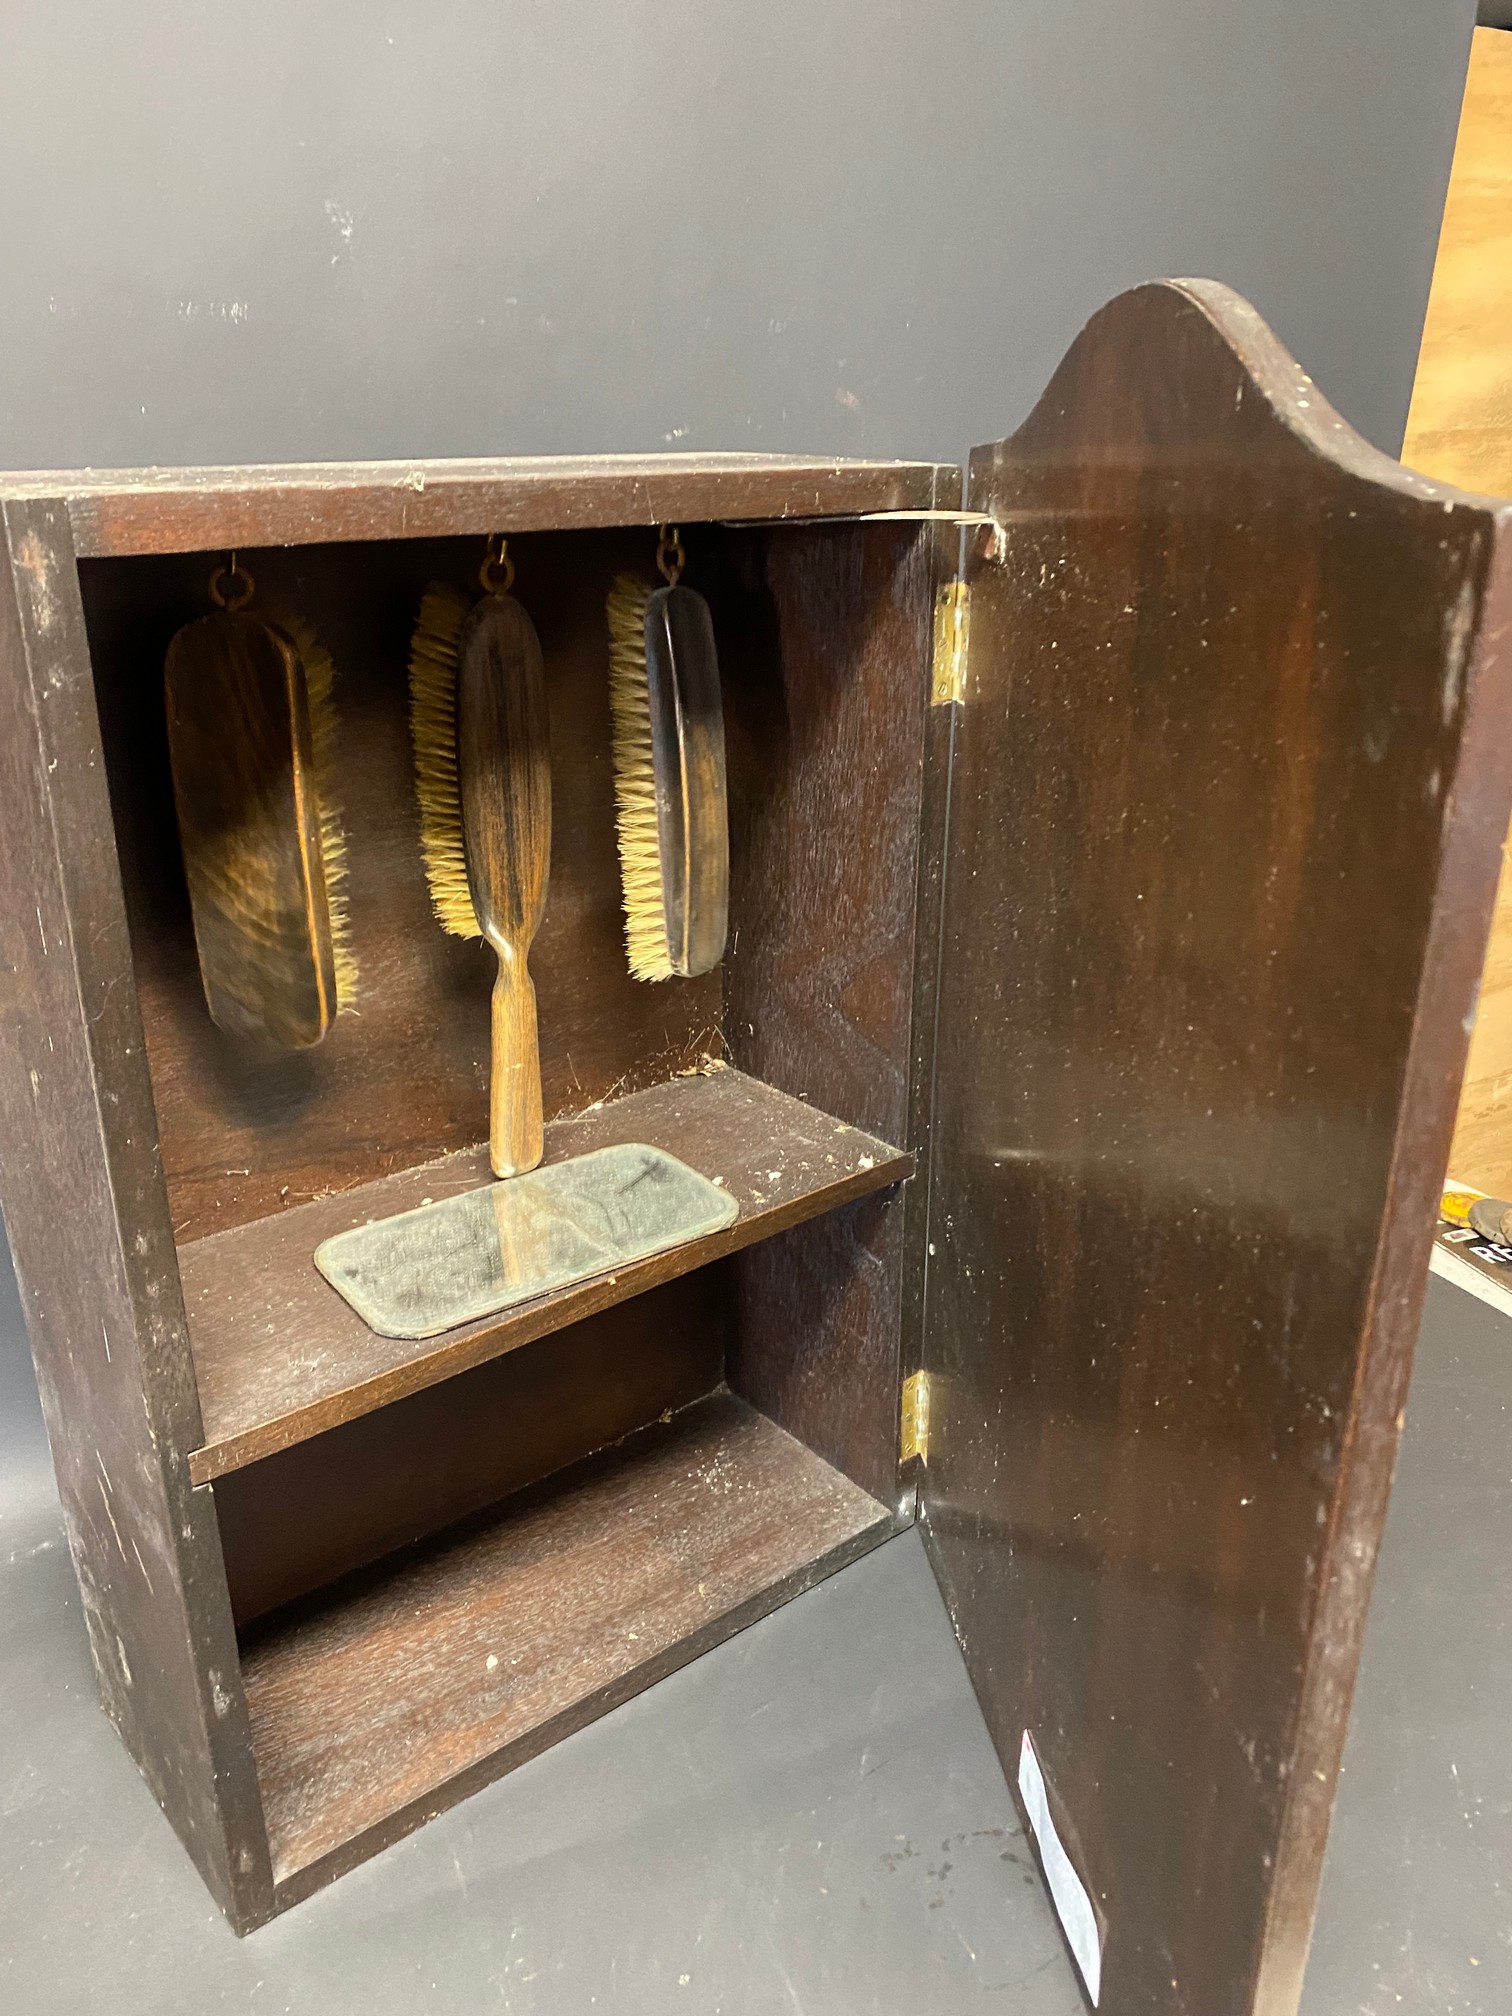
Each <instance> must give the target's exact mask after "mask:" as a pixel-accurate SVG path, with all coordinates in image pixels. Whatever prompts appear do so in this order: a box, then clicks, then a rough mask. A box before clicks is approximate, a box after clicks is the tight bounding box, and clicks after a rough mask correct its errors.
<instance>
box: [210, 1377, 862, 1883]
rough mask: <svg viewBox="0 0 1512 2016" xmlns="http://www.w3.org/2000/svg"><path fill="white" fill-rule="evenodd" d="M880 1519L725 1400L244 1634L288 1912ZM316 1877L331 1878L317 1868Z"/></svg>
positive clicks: (713, 1636) (822, 1562)
mask: <svg viewBox="0 0 1512 2016" xmlns="http://www.w3.org/2000/svg"><path fill="white" fill-rule="evenodd" d="M897 1524H898V1522H897V1519H896V1517H895V1516H894V1515H893V1514H892V1513H891V1512H890V1511H888V1510H887V1508H886V1507H884V1506H883V1505H881V1504H879V1503H878V1501H877V1500H876V1499H874V1498H872V1497H870V1496H868V1494H867V1493H866V1492H864V1491H861V1490H859V1489H857V1487H856V1486H855V1485H854V1484H851V1483H850V1482H849V1481H848V1480H847V1479H846V1478H844V1477H842V1476H841V1475H840V1474H839V1472H838V1471H836V1470H833V1469H831V1468H830V1466H829V1465H828V1464H827V1463H824V1462H822V1461H821V1460H820V1458H819V1457H817V1456H815V1455H814V1454H813V1453H812V1451H810V1450H808V1449H805V1448H804V1447H803V1445H802V1444H801V1443H799V1442H795V1441H794V1440H793V1438H792V1437H791V1436H789V1435H786V1434H784V1433H783V1431H782V1430H781V1429H780V1428H777V1427H775V1426H774V1425H773V1424H772V1423H771V1422H770V1421H768V1420H767V1419H766V1418H765V1416H763V1415H760V1414H757V1413H756V1412H754V1411H753V1410H752V1409H751V1408H750V1407H748V1406H746V1405H745V1403H744V1402H743V1401H740V1400H738V1399H736V1398H735V1397H734V1396H733V1395H731V1394H729V1393H726V1392H720V1393H716V1394H713V1395H711V1396H710V1397H709V1398H707V1399H705V1400H701V1401H698V1402H697V1403H696V1404H695V1405H693V1406H691V1407H688V1408H686V1409H684V1410H683V1411H682V1412H681V1413H679V1414H677V1415H675V1416H674V1417H673V1418H672V1419H671V1420H670V1421H669V1422H667V1423H665V1424H659V1425H658V1426H656V1427H653V1428H652V1429H650V1430H647V1431H645V1432H644V1433H643V1434H642V1435H640V1436H637V1437H636V1438H635V1439H634V1440H633V1442H631V1443H629V1444H627V1445H625V1446H624V1447H622V1448H621V1449H619V1450H617V1451H611V1452H609V1453H608V1454H607V1455H606V1456H604V1457H601V1458H598V1459H595V1460H593V1461H591V1462H590V1463H588V1464H584V1465H580V1466H578V1467H577V1468H576V1469H574V1470H573V1471H570V1472H567V1473H564V1475H563V1476H562V1477H560V1478H558V1479H556V1480H553V1481H552V1482H551V1483H550V1484H548V1485H546V1486H543V1487H540V1488H539V1489H537V1490H534V1491H531V1492H527V1493H522V1494H521V1495H520V1496H519V1497H518V1498H516V1499H511V1500H509V1501H506V1503H505V1504H504V1505H502V1506H500V1507H499V1508H498V1509H497V1510H496V1511H495V1512H494V1513H493V1514H492V1515H490V1516H488V1517H487V1518H485V1519H483V1520H480V1521H475V1522H473V1523H472V1524H471V1525H470V1526H468V1527H467V1528H466V1529H464V1530H461V1531H458V1532H453V1533H452V1534H451V1535H449V1536H443V1538H442V1539H440V1540H438V1541H436V1542H432V1543H430V1544H429V1545H427V1546H426V1547H425V1548H423V1549H422V1550H420V1551H418V1552H412V1553H408V1554H406V1555H405V1556H404V1557H402V1559H400V1560H398V1561H397V1562H392V1563H390V1564H388V1565H387V1566H386V1567H384V1566H380V1567H379V1568H377V1569H375V1570H372V1571H369V1572H367V1573H365V1574H363V1575H362V1576H360V1577H354V1578H352V1579H350V1580H349V1581H347V1582H345V1583H343V1584H341V1585H338V1587H337V1588H336V1589H335V1590H332V1591H328V1592H326V1593H325V1594H324V1595H323V1596H322V1597H321V1598H320V1599H315V1600H312V1601H310V1602H307V1603H304V1604H301V1605H299V1606H298V1607H297V1608H296V1609H293V1610H290V1611H288V1612H284V1613H282V1614H281V1616H279V1617H275V1618H274V1619H271V1620H270V1621H269V1623H268V1625H267V1626H266V1627H260V1628H259V1630H258V1632H257V1633H256V1635H255V1636H254V1637H253V1638H252V1640H251V1641H250V1642H249V1643H248V1645H247V1646H246V1648H245V1650H244V1654H243V1674H244V1679H245V1683H246V1692H247V1704H248V1708H249V1711H250V1714H251V1720H252V1734H253V1745H254V1748H255V1751H256V1756H257V1773H258V1779H259V1782H260V1784H261V1787H262V1796H263V1803H264V1809H265V1812H266V1815H267V1822H268V1833H269V1841H270V1846H271V1849H272V1855H273V1868H274V1876H275V1880H276V1881H277V1882H278V1883H279V1885H280V1886H281V1888H282V1891H283V1895H284V1900H285V1901H292V1899H291V1897H290V1891H291V1889H292V1891H293V1892H294V1893H296V1894H299V1893H302V1891H303V1889H304V1888H305V1887H306V1886H305V1885H304V1884H302V1883H297V1882H295V1881H294V1879H296V1878H297V1877H298V1876H299V1875H300V1873H301V1872H312V1880H311V1883H310V1886H309V1887H313V1881H314V1877H313V1871H314V1869H315V1865H317V1864H322V1863H325V1862H328V1861H329V1860H332V1859H334V1860H336V1861H337V1862H338V1863H339V1864H340V1865H341V1866H345V1865H346V1864H348V1863H352V1862H356V1861H359V1860H361V1859H362V1858H363V1857H364V1856H366V1855H368V1854H371V1853H373V1852H374V1851H375V1850H376V1849H378V1848H380V1847H382V1846H383V1845H385V1843H387V1842H389V1841H391V1840H394V1839H396V1838H397V1837H398V1836H399V1835H401V1834H403V1833H405V1832H407V1831H408V1830H409V1829H410V1828H411V1827H414V1826H416V1825H418V1824H419V1823H420V1822H421V1821H422V1820H425V1819H428V1818H429V1817H430V1816H431V1815H432V1814H433V1813H435V1812H437V1811H439V1810H440V1809H441V1808H442V1807H443V1806H446V1805H449V1804H450V1803H451V1802H452V1801H453V1800H455V1799H458V1798H461V1797H463V1796H465V1795H466V1794H467V1793H469V1792H471V1791H473V1790H474V1789H476V1787H477V1786H478V1785H480V1784H482V1783H484V1782H486V1781H487V1780H488V1779H489V1778H492V1777H495V1776H497V1775H498V1774H499V1773H501V1772H503V1771H505V1770H507V1769H508V1768H509V1767H510V1766H511V1765H513V1764H517V1763H520V1762H523V1761H524V1759H525V1758H526V1757H529V1756H533V1755H534V1754H535V1753H536V1752H537V1751H539V1750H541V1749H544V1748H545V1747H546V1745H547V1744H548V1743H551V1742H553V1741H555V1740H556V1739H557V1737H559V1736H561V1735H565V1734H566V1733H568V1731H569V1730H571V1729H572V1728H574V1727H577V1726H580V1725H581V1724H583V1723H585V1722H588V1721H590V1720H591V1719H592V1718H593V1717H594V1716H595V1715H599V1714H602V1713H604V1712H605V1711H606V1710H607V1709H609V1708H612V1707H614V1706H615V1705H616V1704H617V1703H618V1702H620V1701H623V1700H627V1699H628V1698H629V1697H630V1696H631V1695H632V1694H635V1693H637V1692H638V1691H639V1690H640V1689H641V1688H643V1687H645V1686H648V1685H649V1684H650V1683H651V1682H652V1681H654V1680H657V1679H659V1678H660V1677H661V1676H662V1675H663V1674H665V1673H668V1672H671V1671H672V1670H673V1669H674V1668H675V1667H677V1666H680V1665H683V1664H685V1663H686V1662H687V1661H688V1660H690V1659H692V1658H694V1657H696V1656H697V1654H698V1653H700V1652H702V1651H704V1650H706V1649H707V1648H708V1647H709V1646H710V1645H713V1644H717V1643H718V1642H719V1641H720V1640H721V1639H722V1638H726V1637H728V1636H730V1635H731V1634H732V1633H733V1632H735V1631H737V1630H739V1629H740V1628H741V1627H742V1626H743V1625H745V1624H748V1623H751V1622H753V1621H754V1620H755V1619H756V1618H757V1617H760V1616H762V1615H764V1614H765V1613H766V1612H767V1611H768V1610H771V1609H774V1608H775V1607H776V1606H777V1605H778V1604H779V1603H781V1602H782V1601H784V1600H785V1599H786V1598H787V1597H788V1596H791V1595H794V1594H796V1593H797V1592H798V1591H799V1590H801V1589H804V1588H807V1587H808V1586H810V1585H811V1584H812V1583H814V1582H817V1581H820V1580H821V1579H822V1578H823V1577H824V1576H825V1575H828V1574H831V1573H833V1572H834V1570H835V1569H837V1568H839V1567H842V1566H844V1565H845V1563H846V1562H848V1561H850V1560H853V1559H854V1558H856V1557H857V1556H858V1555H860V1554H862V1553H864V1552H865V1551H866V1550H867V1549H868V1548H869V1547H871V1546H874V1545H875V1544H876V1543H877V1542H878V1541H881V1540H884V1539H886V1538H887V1537H888V1535H889V1534H890V1533H892V1532H893V1531H895V1530H896V1527H897ZM321 1873H322V1874H324V1873H330V1872H328V1871H322V1872H321Z"/></svg>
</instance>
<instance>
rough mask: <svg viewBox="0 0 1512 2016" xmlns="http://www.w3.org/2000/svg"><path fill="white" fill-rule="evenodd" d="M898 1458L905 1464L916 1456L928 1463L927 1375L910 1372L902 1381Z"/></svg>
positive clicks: (925, 1373) (922, 1461)
mask: <svg viewBox="0 0 1512 2016" xmlns="http://www.w3.org/2000/svg"><path fill="white" fill-rule="evenodd" d="M898 1456H899V1460H900V1461H901V1462H904V1463H907V1462H908V1461H909V1460H910V1459H911V1458H912V1457H914V1456H917V1457H918V1459H919V1461H920V1462H921V1463H927V1462H928V1461H929V1374H928V1373H927V1372H911V1373H910V1374H909V1376H908V1377H907V1378H906V1379H905V1380H904V1381H903V1427H902V1433H901V1435H900V1436H899V1438H898Z"/></svg>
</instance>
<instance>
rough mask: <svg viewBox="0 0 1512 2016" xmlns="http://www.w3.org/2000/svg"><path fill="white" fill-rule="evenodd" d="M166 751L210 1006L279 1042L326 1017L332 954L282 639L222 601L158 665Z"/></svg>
mask: <svg viewBox="0 0 1512 2016" xmlns="http://www.w3.org/2000/svg"><path fill="white" fill-rule="evenodd" d="M163 686H164V699H165V711H166V719H167V731H168V751H169V761H170V763H171V766H172V769H173V796H174V804H175V808H176V810H177V814H178V829H179V844H180V846H181V848H182V850H183V861H184V877H185V880H186V882H187V884H188V888H189V904H190V909H191V911H192V913H193V917H194V942H195V948H196V951H197V953H198V957H199V969H200V980H201V983H202V985H203V987H204V990H205V1001H206V1005H207V1006H208V1008H209V1010H210V1014H211V1018H212V1019H213V1020H214V1021H215V1022H217V1023H219V1025H220V1026H221V1028H223V1029H225V1030H227V1031H229V1032H230V1033H231V1034H232V1035H241V1036H246V1037H251V1038H253V1039H254V1040H260V1041H263V1042H267V1043H272V1044H277V1045H280V1046H282V1047H283V1048H285V1049H290V1050H297V1049H303V1048H304V1047H305V1046H307V1045H308V1044H311V1043H318V1042H319V1041H320V1039H321V1037H322V1036H324V1035H325V1034H326V1032H327V1030H328V1029H329V1028H330V1026H331V1024H332V1022H333V1021H334V1020H335V1018H336V955H335V946H334V943H333V940H332V936H331V916H330V907H329V903H328V891H327V884H326V866H325V861H324V857H323V852H322V839H321V816H320V799H319V792H318V786H317V781H316V777H315V757H314V744H313V739H312V734H311V724H310V703H309V695H308V692H307V691H306V687H305V676H304V670H303V668H302V666H301V665H300V662H299V654H298V652H297V651H296V650H295V648H294V645H293V644H292V643H291V641H290V640H289V639H288V638H287V637H285V636H283V635H282V634H281V632H280V631H279V630H278V629H276V628H275V627H274V626H273V625H272V624H270V623H265V622H264V621H263V620H262V618H261V617H259V616H254V615H251V614H250V613H248V612H246V611H244V610H242V611H238V610H231V609H219V610H216V611H214V612H213V613H212V614H210V615H208V616H200V617H197V618H195V620H194V621H192V622H190V623H186V624H185V625H184V627H183V629H181V630H179V631H177V632H176V633H175V635H174V638H173V642H172V643H171V644H170V645H169V647H168V659H167V664H166V665H165V667H164V671H163Z"/></svg>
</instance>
